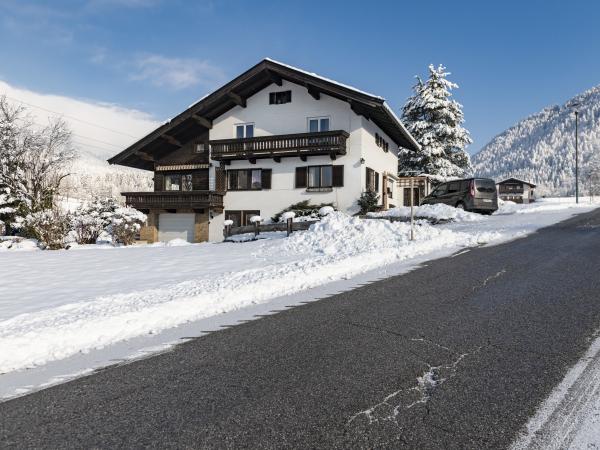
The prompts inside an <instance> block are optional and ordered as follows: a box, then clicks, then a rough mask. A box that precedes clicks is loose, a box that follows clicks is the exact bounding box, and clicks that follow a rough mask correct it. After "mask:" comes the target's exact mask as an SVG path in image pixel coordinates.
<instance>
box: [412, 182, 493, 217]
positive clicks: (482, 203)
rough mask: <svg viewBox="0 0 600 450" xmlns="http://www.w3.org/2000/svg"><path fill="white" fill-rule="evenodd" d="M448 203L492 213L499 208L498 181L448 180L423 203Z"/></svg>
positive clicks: (469, 209)
mask: <svg viewBox="0 0 600 450" xmlns="http://www.w3.org/2000/svg"><path fill="white" fill-rule="evenodd" d="M436 203H445V204H446V205H450V206H454V207H456V208H461V209H464V210H467V211H473V212H478V213H482V214H492V213H493V212H494V211H496V210H497V209H498V192H496V183H495V182H494V180H492V179H490V178H468V179H466V180H454V181H448V182H446V183H442V184H440V185H438V186H437V187H436V188H435V189H434V190H433V191H432V192H431V194H429V195H428V196H427V197H425V198H423V201H422V202H421V205H434V204H436Z"/></svg>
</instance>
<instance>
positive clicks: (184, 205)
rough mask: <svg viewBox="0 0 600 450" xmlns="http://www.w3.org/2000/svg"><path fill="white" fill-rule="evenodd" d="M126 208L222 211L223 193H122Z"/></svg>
mask: <svg viewBox="0 0 600 450" xmlns="http://www.w3.org/2000/svg"><path fill="white" fill-rule="evenodd" d="M122 195H123V196H125V202H126V203H127V205H128V206H131V207H133V208H136V209H203V208H211V209H214V210H215V211H223V195H225V193H223V192H214V191H160V192H123V193H122Z"/></svg>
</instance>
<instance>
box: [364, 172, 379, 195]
mask: <svg viewBox="0 0 600 450" xmlns="http://www.w3.org/2000/svg"><path fill="white" fill-rule="evenodd" d="M365 185H366V186H365V187H366V190H367V191H371V192H379V173H378V172H375V171H374V170H373V169H371V168H370V167H367V177H366V183H365Z"/></svg>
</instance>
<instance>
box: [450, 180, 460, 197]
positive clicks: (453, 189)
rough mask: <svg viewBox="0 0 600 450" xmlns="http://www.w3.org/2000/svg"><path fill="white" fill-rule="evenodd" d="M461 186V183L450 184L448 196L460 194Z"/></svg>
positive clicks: (453, 182)
mask: <svg viewBox="0 0 600 450" xmlns="http://www.w3.org/2000/svg"><path fill="white" fill-rule="evenodd" d="M459 186H460V182H459V181H452V182H451V183H448V194H451V193H453V192H458V189H459Z"/></svg>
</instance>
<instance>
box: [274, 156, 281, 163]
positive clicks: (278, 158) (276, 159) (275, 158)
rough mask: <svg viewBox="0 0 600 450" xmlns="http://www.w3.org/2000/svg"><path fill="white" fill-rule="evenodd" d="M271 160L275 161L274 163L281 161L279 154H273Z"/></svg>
mask: <svg viewBox="0 0 600 450" xmlns="http://www.w3.org/2000/svg"><path fill="white" fill-rule="evenodd" d="M273 161H275V162H276V163H280V162H281V156H275V157H274V158H273Z"/></svg>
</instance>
